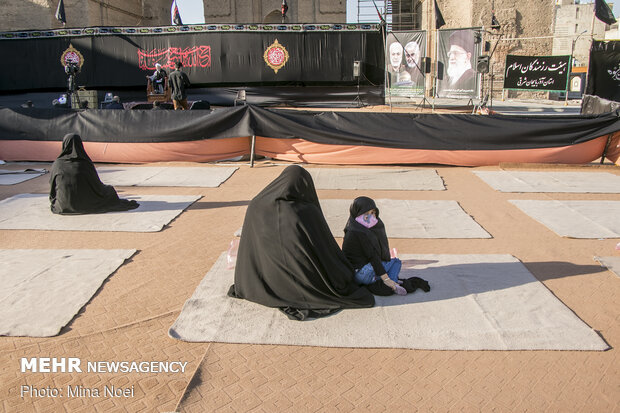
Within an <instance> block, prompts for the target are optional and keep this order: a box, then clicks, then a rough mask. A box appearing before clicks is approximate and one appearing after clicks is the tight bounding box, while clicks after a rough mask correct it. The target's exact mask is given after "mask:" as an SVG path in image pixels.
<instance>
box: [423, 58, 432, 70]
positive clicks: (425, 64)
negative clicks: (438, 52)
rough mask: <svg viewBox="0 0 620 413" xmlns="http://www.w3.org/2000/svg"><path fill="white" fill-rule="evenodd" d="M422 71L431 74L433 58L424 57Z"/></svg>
mask: <svg viewBox="0 0 620 413" xmlns="http://www.w3.org/2000/svg"><path fill="white" fill-rule="evenodd" d="M422 71H423V72H424V73H430V72H431V58H430V57H423V58H422Z"/></svg>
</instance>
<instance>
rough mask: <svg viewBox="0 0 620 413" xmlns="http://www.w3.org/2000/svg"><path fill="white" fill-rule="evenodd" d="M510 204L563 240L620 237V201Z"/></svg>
mask: <svg viewBox="0 0 620 413" xmlns="http://www.w3.org/2000/svg"><path fill="white" fill-rule="evenodd" d="M510 202H511V203H513V204H514V205H516V206H517V207H518V208H519V209H520V210H521V211H523V212H525V213H526V214H527V215H529V216H530V217H531V218H534V219H535V220H536V221H538V222H540V223H541V224H543V225H544V226H546V227H547V228H549V229H550V230H552V231H553V232H555V233H556V234H558V235H559V236H561V237H569V238H620V219H618V217H620V201H534V200H511V201H510Z"/></svg>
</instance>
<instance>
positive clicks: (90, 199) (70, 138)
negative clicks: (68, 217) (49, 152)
mask: <svg viewBox="0 0 620 413" xmlns="http://www.w3.org/2000/svg"><path fill="white" fill-rule="evenodd" d="M50 203H51V209H52V212H53V213H55V214H95V213H101V212H108V211H126V210H129V209H135V208H137V207H138V206H139V204H138V203H137V202H136V201H133V200H132V201H129V200H127V199H119V197H118V195H117V193H116V191H115V190H114V188H113V187H112V186H110V185H105V184H103V183H102V182H101V181H100V180H99V175H97V170H96V169H95V165H94V164H93V161H91V160H90V158H89V157H88V154H87V153H86V151H85V150H84V145H83V144H82V139H81V138H80V136H79V135H77V134H75V133H69V134H67V135H65V137H64V138H63V140H62V152H61V153H60V155H59V156H58V158H56V160H55V161H54V164H53V165H52V171H51V176H50Z"/></svg>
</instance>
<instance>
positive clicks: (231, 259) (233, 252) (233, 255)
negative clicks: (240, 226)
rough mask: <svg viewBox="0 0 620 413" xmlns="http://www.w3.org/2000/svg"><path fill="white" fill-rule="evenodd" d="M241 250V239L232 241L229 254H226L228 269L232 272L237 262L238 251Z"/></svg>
mask: <svg viewBox="0 0 620 413" xmlns="http://www.w3.org/2000/svg"><path fill="white" fill-rule="evenodd" d="M238 250H239V238H235V239H233V240H232V241H230V246H229V247H228V252H227V253H226V262H227V263H228V264H227V265H226V268H228V269H229V270H232V269H233V268H235V264H236V262H237V251H238Z"/></svg>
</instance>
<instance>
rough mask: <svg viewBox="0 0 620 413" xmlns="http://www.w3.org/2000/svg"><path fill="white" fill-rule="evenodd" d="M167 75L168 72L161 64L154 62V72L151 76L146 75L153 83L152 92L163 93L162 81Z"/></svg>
mask: <svg viewBox="0 0 620 413" xmlns="http://www.w3.org/2000/svg"><path fill="white" fill-rule="evenodd" d="M167 76H168V74H167V73H166V71H165V70H164V69H162V68H161V65H160V64H159V63H155V72H154V73H153V74H152V75H151V76H147V77H146V78H147V79H149V80H150V81H151V83H152V84H153V93H157V94H163V93H164V82H165V80H166V77H167Z"/></svg>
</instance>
